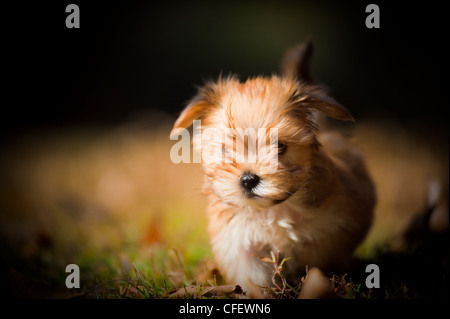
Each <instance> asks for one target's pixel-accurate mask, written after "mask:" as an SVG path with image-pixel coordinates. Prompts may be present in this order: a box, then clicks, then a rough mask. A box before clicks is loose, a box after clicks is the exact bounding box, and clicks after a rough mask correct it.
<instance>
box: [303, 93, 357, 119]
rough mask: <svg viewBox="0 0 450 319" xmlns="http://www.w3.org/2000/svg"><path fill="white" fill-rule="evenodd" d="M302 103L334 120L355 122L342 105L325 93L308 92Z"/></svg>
mask: <svg viewBox="0 0 450 319" xmlns="http://www.w3.org/2000/svg"><path fill="white" fill-rule="evenodd" d="M303 103H305V104H306V105H308V106H309V107H311V108H314V109H316V110H318V111H320V112H322V113H323V114H325V115H327V116H329V117H331V118H334V119H336V120H341V121H352V122H355V119H354V118H353V116H352V115H351V114H350V112H349V111H348V110H347V109H346V108H345V107H344V106H342V105H341V104H340V103H338V102H336V101H335V100H334V99H333V98H331V97H329V96H328V95H326V94H321V93H311V94H308V96H307V97H306V98H305V99H304V101H303Z"/></svg>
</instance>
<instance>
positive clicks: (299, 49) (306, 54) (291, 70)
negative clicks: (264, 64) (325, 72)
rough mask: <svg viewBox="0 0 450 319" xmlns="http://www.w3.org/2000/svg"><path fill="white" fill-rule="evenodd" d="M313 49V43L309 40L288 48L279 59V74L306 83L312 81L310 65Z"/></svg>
mask: <svg viewBox="0 0 450 319" xmlns="http://www.w3.org/2000/svg"><path fill="white" fill-rule="evenodd" d="M313 51H314V47H313V44H312V42H311V41H309V40H308V41H306V42H305V43H301V44H299V45H297V46H295V47H293V48H291V49H288V50H287V51H286V53H285V54H284V57H283V59H282V60H281V74H282V75H283V76H286V77H293V78H295V79H297V80H299V81H302V82H305V83H308V84H310V83H312V82H313V78H312V76H311V72H310V65H311V57H312V54H313Z"/></svg>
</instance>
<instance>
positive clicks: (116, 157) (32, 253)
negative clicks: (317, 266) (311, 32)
mask: <svg viewBox="0 0 450 319" xmlns="http://www.w3.org/2000/svg"><path fill="white" fill-rule="evenodd" d="M375 132H378V131H377V130H375V129H373V128H371V127H368V128H367V127H366V129H363V128H360V129H359V133H358V136H360V137H361V138H362V139H363V140H364V138H365V139H366V141H368V140H370V141H371V143H370V144H369V143H363V144H364V148H365V152H366V154H368V164H369V168H370V169H371V171H372V173H373V175H374V179H375V181H376V182H377V185H378V195H379V203H378V207H377V215H376V218H375V224H374V227H373V228H372V231H371V233H370V234H369V236H368V238H367V239H366V241H365V242H364V243H363V244H362V245H361V246H360V247H359V249H358V251H357V254H358V256H359V257H360V258H361V260H362V263H367V261H368V260H370V261H376V262H377V263H379V265H381V266H380V268H381V269H383V277H382V278H383V280H384V286H383V289H382V291H381V290H380V289H378V290H374V289H367V288H366V287H365V285H364V278H365V277H364V276H365V273H364V272H363V271H361V268H360V269H359V270H357V271H353V272H352V271H351V272H349V273H346V274H345V273H344V274H338V273H334V274H333V273H331V274H328V275H329V280H330V283H331V285H332V289H333V292H334V293H335V294H336V295H337V296H339V297H341V298H350V299H371V298H420V297H429V296H439V295H440V294H445V293H446V294H447V295H448V289H447V288H448V271H447V270H446V268H445V267H446V266H445V265H448V257H447V256H448V251H447V254H445V252H444V255H443V253H442V251H436V249H435V250H432V251H430V252H429V253H428V254H426V253H425V254H424V252H423V250H425V251H427V249H423V248H420V247H419V249H417V248H416V249H415V250H414V251H404V250H403V251H401V250H400V251H399V250H398V249H397V248H396V247H397V246H396V236H398V234H399V232H400V231H401V230H402V229H404V227H405V225H407V223H408V221H410V220H411V219H412V218H413V217H414V216H415V215H417V212H418V211H419V212H420V208H421V207H423V202H424V199H423V197H424V196H423V194H422V193H423V188H422V185H421V176H422V177H423V176H424V175H425V174H426V173H429V172H430V170H427V168H431V172H432V173H435V174H437V175H438V176H440V175H443V176H445V167H447V176H448V165H447V166H442V165H441V163H440V160H442V159H441V158H438V159H436V157H434V156H433V153H432V152H429V151H428V150H426V149H422V150H421V151H420V152H417V149H418V146H417V145H415V144H411V143H410V142H409V141H404V140H401V139H400V140H397V141H392V142H391V144H386V143H385V142H386V138H385V137H383V136H382V135H379V134H378V133H375ZM377 134H378V135H377ZM167 135H168V129H165V128H164V127H162V128H161V129H149V128H148V127H145V126H142V125H137V124H128V125H124V126H122V127H118V128H115V129H112V130H111V129H105V128H97V129H94V128H92V129H86V128H84V129H82V130H81V129H80V130H68V131H66V132H62V133H59V134H54V133H52V132H48V133H40V134H34V135H30V136H24V137H22V139H20V140H17V141H14V143H11V144H10V145H8V146H4V147H3V149H2V157H1V158H0V177H1V180H2V183H1V185H0V241H1V242H2V245H1V246H0V266H2V267H3V268H2V271H1V273H2V274H0V282H1V279H2V277H3V279H5V278H6V282H13V283H14V282H16V281H15V278H16V277H15V275H11V272H10V271H9V272H8V269H9V268H12V269H14V270H17V272H18V273H20V274H21V275H22V276H24V278H25V279H24V280H22V279H23V278H22V277H21V282H25V283H27V282H29V281H31V280H33V281H34V280H37V281H38V282H42V283H46V284H48V285H50V286H51V287H55V289H56V290H55V291H57V292H58V291H60V290H57V289H60V288H64V282H65V278H66V276H67V274H66V273H65V271H64V270H65V267H66V265H67V264H70V263H75V264H77V265H79V267H80V272H81V276H80V279H81V286H82V288H81V291H82V293H83V295H82V297H84V298H173V297H174V291H176V290H177V289H184V290H185V293H184V294H183V297H185V298H234V297H240V295H241V294H240V292H239V291H235V290H233V289H231V288H230V287H224V288H223V290H221V289H222V288H221V289H217V291H216V290H215V291H214V292H211V288H212V287H215V288H217V287H221V286H223V285H225V282H224V281H223V279H222V278H221V277H220V274H218V273H217V272H216V271H215V270H214V265H213V263H212V260H213V255H212V253H211V250H210V246H209V239H208V235H207V232H206V217H205V213H204V210H205V206H206V201H205V199H204V197H203V196H202V194H201V185H202V173H201V167H200V165H199V164H189V165H187V164H184V165H183V164H181V165H175V164H173V163H171V161H170V160H169V150H170V147H171V145H172V144H171V143H170V141H169V140H168V138H167ZM412 150H414V152H415V153H414V156H410V155H411V152H412ZM379 153H381V155H380V154H379ZM404 157H408V158H409V161H408V162H407V163H406V164H405V162H403V161H402V160H401V159H402V158H404ZM442 167H444V169H443V170H444V172H442ZM391 171H396V172H397V173H398V175H397V176H392V174H386V172H391ZM405 181H406V182H405ZM405 185H406V186H405ZM405 189H406V190H405ZM403 191H405V192H406V191H407V193H408V194H409V196H405V195H403ZM433 240H436V242H433V245H434V246H435V247H441V246H442V244H440V243H442V242H444V241H445V238H444V239H442V238H438V239H433ZM447 242H448V239H447ZM436 243H437V244H436ZM425 244H427V245H428V244H429V243H425ZM383 245H385V246H386V247H387V248H386V249H384V250H383V249H382V250H380V249H378V248H379V247H383ZM428 247H429V246H428ZM421 249H422V250H421ZM428 250H429V249H428ZM430 254H432V255H430ZM442 256H444V257H442ZM445 258H447V260H445ZM424 260H428V261H430V263H431V264H430V263H428V264H427V263H426V262H423V261H424ZM265 261H266V262H270V263H272V264H273V265H274V273H273V282H274V287H275V288H274V289H272V290H271V293H272V295H273V296H274V297H275V298H297V297H298V295H299V292H300V290H301V281H300V284H299V285H298V286H291V285H290V284H289V283H288V282H286V281H285V278H284V275H283V266H284V264H285V263H289V260H288V259H285V260H281V261H280V260H278V258H277V256H276V254H274V255H273V256H272V259H268V260H265ZM446 262H447V264H446ZM411 264H412V265H414V267H413V269H412V270H411V271H409V272H408V271H407V272H405V273H406V275H400V274H401V272H399V271H400V270H399V269H400V268H401V267H403V268H404V267H410V266H411ZM441 264H442V266H441ZM418 267H422V269H419V270H418ZM5 269H6V270H5ZM384 269H388V270H389V271H384ZM423 273H426V274H427V275H426V276H425V279H424V278H423V277H424V275H423ZM4 281H5V280H4ZM18 281H20V280H18ZM37 287H38V288H36V289H35V291H31V297H42V292H41V291H40V290H39V285H38V286H37ZM10 288H11V287H6V290H5V289H3V290H0V292H1V291H3V292H4V293H6V294H8V293H11V289H10ZM15 288H18V289H15V290H14V294H16V296H19V297H20V296H23V295H21V291H20V290H21V289H20V288H21V286H20V285H19V284H18V286H17V287H15ZM8 289H9V290H8ZM24 290H25V289H24ZM428 290H430V291H428ZM5 291H6V292H5ZM446 291H447V292H446ZM28 293H30V292H28ZM17 294H18V295H17ZM28 296H29V295H28ZM52 296H54V295H52ZM56 296H58V294H57V293H56ZM62 296H67V295H65V294H61V297H62Z"/></svg>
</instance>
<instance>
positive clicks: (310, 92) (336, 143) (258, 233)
mask: <svg viewBox="0 0 450 319" xmlns="http://www.w3.org/2000/svg"><path fill="white" fill-rule="evenodd" d="M300 62H301V61H300ZM300 62H299V63H300ZM302 67H303V68H304V66H302ZM300 77H301V74H296V76H294V75H293V73H291V74H288V75H286V76H283V77H279V76H275V75H274V76H271V77H256V78H253V79H249V80H247V81H245V82H243V83H242V82H240V81H239V80H238V79H237V78H235V77H229V78H220V79H219V80H218V81H217V82H211V83H207V84H206V85H205V86H204V87H202V88H201V89H200V90H199V93H198V95H197V96H196V97H195V98H194V99H193V100H192V101H191V103H190V104H189V105H188V106H187V108H186V109H185V110H184V111H183V112H182V114H181V115H180V117H179V118H178V120H177V121H176V123H175V125H174V130H176V129H180V128H187V127H188V126H190V125H192V121H193V120H195V119H200V120H201V121H202V122H201V124H202V130H205V129H206V128H211V127H214V128H216V129H219V130H220V131H222V132H223V131H225V130H227V129H228V131H227V132H228V133H230V132H231V133H235V134H229V136H228V135H227V138H226V139H225V140H224V141H223V142H222V147H223V149H224V150H232V151H233V152H237V153H238V154H237V155H236V156H237V157H236V158H238V157H239V156H241V157H242V158H245V157H246V155H245V154H242V153H241V154H239V153H240V151H239V149H238V147H237V145H238V144H241V145H244V149H247V145H248V143H249V138H248V137H246V138H243V139H241V137H242V136H241V135H239V132H236V130H237V129H238V128H244V129H245V128H254V129H258V128H267V129H269V128H277V129H278V140H279V141H282V142H283V143H284V144H285V145H287V149H286V153H285V154H282V155H280V156H279V158H278V169H277V171H276V172H275V173H273V174H266V172H265V167H266V164H267V161H268V158H269V157H270V156H269V155H267V156H263V157H262V158H261V157H258V158H257V159H256V162H255V163H247V162H245V163H242V162H239V161H236V159H234V160H233V159H232V160H230V161H229V163H227V162H225V161H223V158H217V160H216V161H213V162H211V163H203V167H204V171H205V183H204V191H205V194H206V195H207V196H208V198H209V206H208V209H207V215H208V222H209V226H208V232H209V235H210V238H211V245H212V249H213V252H214V255H215V259H216V262H217V265H218V267H219V270H220V272H221V273H222V274H223V275H224V276H225V278H226V280H227V281H228V282H229V283H234V284H239V285H241V286H242V287H243V289H244V290H245V291H247V292H248V295H249V296H250V297H253V298H262V297H268V295H267V294H266V293H265V291H266V290H265V289H264V288H265V287H270V286H272V285H273V284H272V281H271V274H272V271H273V265H272V264H270V263H267V262H264V261H263V260H261V258H262V257H269V256H270V253H271V252H273V253H275V254H276V253H277V252H279V254H280V257H279V258H280V259H281V258H283V257H290V258H291V259H290V260H289V261H287V262H286V264H285V274H286V275H287V277H288V279H290V280H292V281H295V280H296V279H297V278H298V277H299V276H301V275H302V274H303V273H304V271H305V266H306V265H308V266H309V267H313V266H316V267H319V268H321V269H324V270H334V269H336V267H341V266H343V265H345V263H346V262H347V260H348V259H349V257H350V256H351V254H352V253H353V251H354V249H355V248H356V246H357V245H358V244H359V243H360V242H361V240H362V239H363V238H364V236H365V235H366V233H367V231H368V229H369V227H370V225H371V221H372V211H373V208H374V205H375V192H374V187H373V184H372V182H371V179H370V177H369V176H368V174H367V171H366V169H365V166H364V162H363V158H362V155H361V154H360V152H359V151H358V149H357V148H356V147H355V146H354V145H353V144H352V143H351V142H350V141H349V140H348V139H347V138H346V137H344V136H343V135H341V134H339V133H330V132H320V130H319V127H318V123H317V114H318V112H322V113H323V114H325V115H328V116H330V117H333V118H335V119H339V120H353V118H352V116H351V115H350V113H349V112H348V111H347V110H346V109H345V108H344V107H342V106H341V105H340V104H339V103H337V102H336V101H334V100H333V99H332V98H330V97H329V96H328V95H327V94H326V92H325V91H324V90H323V89H321V88H320V87H319V86H317V85H313V84H311V83H310V82H308V83H306V82H303V81H302V80H301V78H300ZM269 135H270V134H267V133H266V134H265V135H264V136H258V138H262V139H265V140H266V141H268V139H269V137H270V136H269ZM194 138H198V136H197V137H194ZM196 142H197V143H195V141H194V145H197V146H198V145H201V144H202V143H203V145H202V147H204V146H205V145H204V143H205V141H202V140H197V141H196ZM211 143H216V142H211ZM268 147H269V148H270V147H273V145H270V144H269V146H268ZM223 156H224V157H226V156H228V155H227V153H226V152H225V154H224V155H223ZM247 171H251V172H253V173H254V174H257V175H258V176H259V177H260V178H261V181H260V183H259V184H258V185H257V187H256V188H255V189H254V190H253V191H254V193H255V194H256V195H255V196H256V197H248V196H245V194H244V193H243V191H242V187H241V185H240V183H239V180H240V177H241V176H242V174H243V173H244V172H247Z"/></svg>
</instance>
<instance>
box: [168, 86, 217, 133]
mask: <svg viewBox="0 0 450 319" xmlns="http://www.w3.org/2000/svg"><path fill="white" fill-rule="evenodd" d="M214 97H215V90H214V88H213V86H212V85H206V86H204V87H202V88H201V89H199V93H198V94H197V95H196V96H195V97H194V98H193V99H192V100H191V101H190V102H189V104H188V106H187V107H186V108H185V109H184V110H183V111H182V112H181V114H180V116H179V117H178V119H177V120H176V122H175V124H174V125H173V128H172V131H171V132H170V136H173V135H176V134H177V133H178V132H179V131H180V130H181V129H184V128H188V127H190V126H191V125H192V123H193V121H194V120H198V119H201V118H202V117H204V116H205V115H206V113H207V112H208V110H210V108H211V107H212V106H213V105H214Z"/></svg>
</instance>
